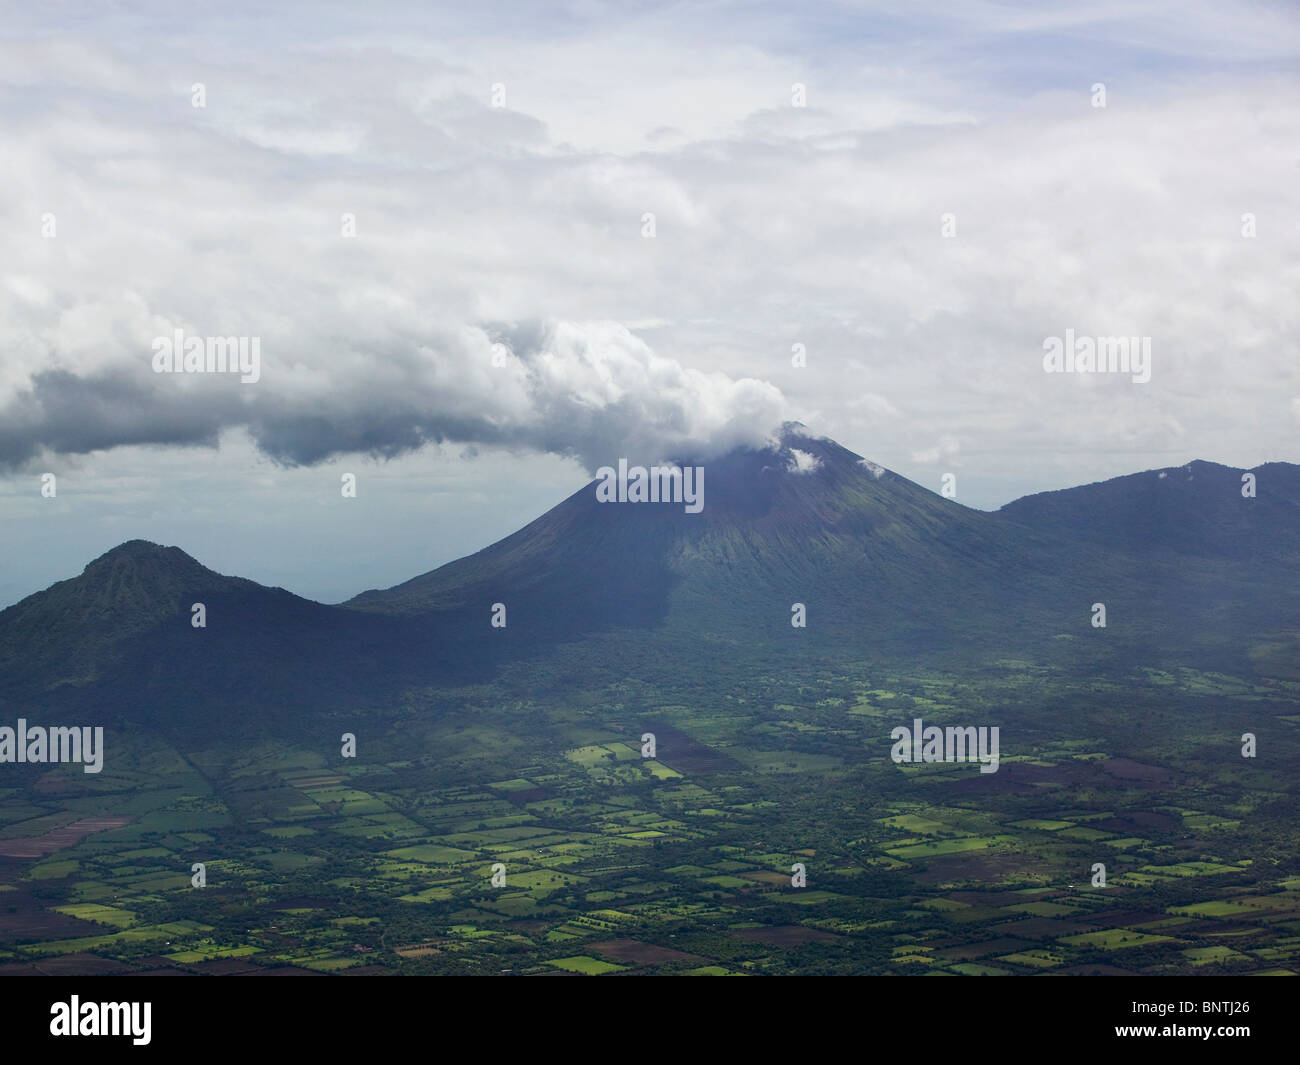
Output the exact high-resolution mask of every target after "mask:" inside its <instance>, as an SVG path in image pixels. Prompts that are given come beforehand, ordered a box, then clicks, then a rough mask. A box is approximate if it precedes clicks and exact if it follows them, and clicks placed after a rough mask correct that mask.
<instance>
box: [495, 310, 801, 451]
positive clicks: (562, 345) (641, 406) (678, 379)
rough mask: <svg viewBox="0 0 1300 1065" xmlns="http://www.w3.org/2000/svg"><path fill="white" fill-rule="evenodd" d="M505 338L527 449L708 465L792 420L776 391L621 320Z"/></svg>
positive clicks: (531, 329)
mask: <svg viewBox="0 0 1300 1065" xmlns="http://www.w3.org/2000/svg"><path fill="white" fill-rule="evenodd" d="M501 337H502V341H501V342H504V343H505V344H506V345H507V347H508V348H509V349H510V350H511V351H512V352H513V359H512V360H511V359H508V360H507V368H508V370H509V372H510V373H511V374H512V387H513V388H514V390H515V391H516V393H517V395H518V396H519V398H520V400H521V404H520V409H519V412H518V420H519V423H520V432H521V435H522V440H521V443H523V444H524V445H525V446H529V447H533V448H536V449H537V450H541V451H551V452H556V453H559V454H571V455H574V456H575V457H577V458H578V459H580V460H581V461H582V462H583V463H584V464H585V465H587V466H588V467H589V468H595V467H597V466H600V465H604V464H605V463H607V462H608V461H609V458H610V456H611V455H615V456H623V457H626V458H628V459H629V460H631V461H658V460H660V459H682V460H685V459H707V458H712V457H713V456H715V455H719V454H723V453H725V452H727V451H731V450H733V449H735V448H737V447H754V448H761V447H763V446H765V444H766V441H767V437H768V435H769V434H770V432H771V431H772V429H773V428H775V427H776V426H778V425H780V424H781V422H782V421H784V420H785V418H786V414H787V403H786V399H785V397H784V396H783V395H782V393H781V391H780V390H779V389H778V388H776V387H775V386H774V385H771V384H769V383H767V382H765V381H760V380H756V379H754V378H750V377H746V378H740V379H733V378H731V377H729V376H727V375H726V374H724V373H720V372H712V373H706V372H703V371H701V370H696V369H692V368H690V367H686V366H683V365H682V364H681V363H680V362H678V361H677V360H676V359H672V358H667V357H665V356H662V355H658V354H656V353H655V352H654V351H653V350H652V349H651V348H650V346H649V345H648V344H646V343H645V342H644V341H643V340H641V339H640V338H638V337H637V336H635V335H634V334H633V333H631V332H630V331H629V330H628V329H627V328H625V327H624V326H622V325H620V324H619V323H617V322H585V323H576V322H554V323H545V324H534V325H532V326H527V327H523V328H516V329H513V330H507V331H503V332H502V334H501Z"/></svg>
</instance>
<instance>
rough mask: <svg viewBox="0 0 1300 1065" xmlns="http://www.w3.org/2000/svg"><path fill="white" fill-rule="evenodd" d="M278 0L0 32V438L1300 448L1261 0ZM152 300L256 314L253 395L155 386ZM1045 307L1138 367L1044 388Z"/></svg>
mask: <svg viewBox="0 0 1300 1065" xmlns="http://www.w3.org/2000/svg"><path fill="white" fill-rule="evenodd" d="M143 10H144V11H145V12H146V13H148V12H149V11H156V12H157V13H158V14H159V15H161V14H162V13H163V12H164V10H165V9H164V8H161V7H157V8H150V7H149V5H147V4H146V5H144V6H143ZM290 10H295V11H298V12H299V14H300V15H302V17H301V18H285V19H280V20H269V21H268V20H264V19H263V18H262V17H261V16H260V15H259V13H258V12H257V10H256V9H255V8H254V7H252V6H247V7H245V6H240V5H235V7H234V8H233V9H232V10H231V11H230V12H228V13H227V16H223V19H222V20H219V21H218V20H211V21H203V20H200V21H199V22H198V23H196V24H194V25H189V24H187V25H186V26H185V27H184V28H174V27H176V25H177V24H175V23H172V22H170V21H167V20H163V19H161V18H159V19H158V20H156V21H155V22H153V23H149V22H147V21H146V22H145V23H143V24H141V23H139V22H137V21H133V20H129V19H125V18H124V17H118V16H116V15H114V14H113V13H112V12H111V10H110V9H105V12H104V13H101V14H98V15H96V16H95V18H94V19H93V20H92V22H90V23H87V24H86V25H84V26H71V25H69V26H58V25H57V24H56V25H53V26H51V25H45V24H39V25H38V23H39V22H40V18H41V17H42V16H38V15H36V14H31V13H29V14H22V15H21V16H20V17H19V18H18V20H17V22H16V24H15V26H16V34H17V38H16V39H14V40H10V41H7V42H5V43H3V44H0V122H2V123H3V128H4V132H5V135H6V177H7V183H6V196H5V198H4V200H3V202H0V227H3V230H4V232H5V233H6V234H7V252H6V257H5V260H4V262H3V264H0V462H4V463H5V464H7V465H8V466H10V467H11V468H12V467H13V466H15V465H19V464H23V463H27V462H30V461H31V460H32V459H34V458H35V457H36V456H38V455H41V454H43V453H44V452H45V451H54V452H62V453H65V454H79V453H84V452H86V451H93V450H102V449H108V448H113V447H118V446H124V445H132V444H152V445H158V446H177V445H185V446H192V445H199V446H203V445H211V444H214V443H216V442H217V441H220V440H222V439H223V438H224V436H225V434H227V432H228V430H231V429H239V430H242V431H244V432H246V433H247V434H248V436H249V438H250V439H252V440H253V441H254V442H255V443H256V444H257V446H258V447H260V448H261V449H262V450H263V452H264V453H265V454H267V455H270V456H272V457H274V458H275V459H276V460H277V461H279V462H282V463H285V464H288V465H292V464H312V463H318V462H322V461H326V460H328V459H329V458H330V457H331V456H335V455H339V454H346V453H349V452H358V453H362V454H369V455H375V456H380V457H384V456H396V455H400V454H403V453H406V452H408V451H410V450H411V449H418V448H421V447H423V446H425V445H426V444H427V443H429V442H434V441H443V440H447V441H463V442H465V443H471V444H476V445H480V446H483V447H500V448H506V449H510V448H524V449H537V450H546V451H555V452H557V453H559V454H565V455H573V456H576V457H578V458H579V459H580V461H582V462H583V463H584V464H586V465H587V466H588V467H589V468H590V467H592V466H595V465H599V464H603V463H604V462H607V461H608V456H609V455H610V454H611V453H617V454H624V453H642V454H644V457H645V458H647V459H648V460H653V459H655V458H659V457H668V456H669V455H670V454H671V453H672V452H674V451H682V452H685V451H688V450H694V451H696V452H703V451H708V450H710V449H724V448H727V447H730V446H734V445H736V444H742V443H752V442H757V441H759V440H760V439H761V437H762V435H763V434H764V433H765V432H766V431H767V430H769V429H770V428H771V427H772V425H774V424H776V423H778V422H779V421H781V420H784V419H785V418H787V417H791V416H795V417H799V418H800V420H803V421H805V422H806V423H807V424H808V425H809V426H810V427H812V428H813V429H814V430H815V431H817V432H819V433H826V434H829V435H831V436H833V437H836V438H838V439H840V440H841V442H843V443H844V444H845V445H846V446H849V447H851V448H852V449H853V450H855V451H858V452H859V453H864V454H870V455H872V456H873V457H874V458H876V459H878V460H880V461H881V462H883V463H884V464H885V465H887V466H889V467H890V468H893V469H905V468H906V466H907V464H908V463H909V462H912V463H922V464H924V463H927V462H937V461H950V460H952V459H955V458H956V454H957V453H956V452H955V451H954V450H953V449H952V448H951V447H948V446H947V445H936V441H943V440H945V439H950V440H953V441H956V440H960V441H961V444H962V447H961V452H960V457H961V460H962V462H963V463H964V464H965V466H966V467H967V468H968V469H969V468H971V467H973V466H975V467H985V468H987V467H990V466H993V467H995V468H996V470H997V471H998V476H1000V477H1003V478H1005V479H1006V480H1007V481H1008V483H1010V482H1015V483H1017V484H1024V483H1025V482H1026V480H1027V479H1036V480H1037V482H1038V483H1041V482H1042V481H1043V480H1047V481H1049V482H1056V483H1075V482H1078V481H1086V480H1095V479H1098V478H1099V477H1101V476H1104V475H1108V474H1110V473H1115V472H1127V471H1130V470H1132V469H1135V468H1142V467H1143V466H1144V465H1146V466H1150V465H1156V464H1163V463H1165V462H1167V461H1171V460H1172V459H1171V458H1170V457H1169V456H1168V452H1170V451H1174V450H1177V451H1178V452H1179V454H1180V455H1181V457H1182V458H1188V457H1192V455H1191V454H1182V451H1183V449H1186V448H1192V449H1193V450H1194V453H1196V454H1197V455H1198V456H1199V455H1201V454H1203V455H1205V456H1207V457H1214V458H1219V459H1221V460H1222V461H1226V462H1232V463H1235V464H1238V465H1243V466H1250V465H1256V464H1258V462H1259V461H1263V460H1265V459H1269V458H1280V457H1288V456H1291V457H1294V452H1293V440H1294V432H1293V428H1294V420H1293V417H1292V410H1291V407H1290V397H1291V396H1294V395H1296V394H1297V393H1298V392H1300V371H1297V369H1296V367H1297V366H1298V365H1300V348H1298V347H1297V345H1298V343H1300V341H1297V338H1298V337H1300V310H1298V309H1297V307H1296V304H1295V301H1294V299H1293V298H1292V296H1293V293H1294V291H1295V290H1296V288H1297V287H1300V253H1298V252H1297V247H1298V244H1297V241H1296V239H1295V237H1296V230H1295V225H1294V222H1292V221H1291V220H1292V219H1294V218H1296V217H1300V184H1297V182H1296V181H1295V180H1294V178H1295V175H1296V173H1297V169H1296V159H1295V153H1294V151H1293V150H1292V149H1290V148H1289V147H1287V146H1288V145H1294V144H1295V143H1300V104H1297V102H1296V101H1297V99H1300V96H1298V95H1297V93H1296V92H1295V89H1296V81H1295V77H1294V73H1293V72H1292V71H1291V70H1290V69H1289V66H1290V62H1291V61H1293V60H1294V59H1295V57H1296V55H1297V53H1298V52H1300V44H1298V43H1297V40H1298V35H1297V32H1296V23H1295V20H1294V19H1291V18H1289V17H1288V16H1287V14H1286V9H1285V8H1284V7H1282V6H1279V5H1273V4H1252V5H1243V6H1240V7H1236V6H1234V7H1233V8H1232V9H1231V11H1230V12H1228V11H1225V10H1224V9H1222V8H1220V7H1218V6H1216V5H1212V4H1194V5H1191V6H1190V7H1188V6H1186V5H1172V4H1166V3H1153V4H1146V5H1143V6H1142V7H1141V8H1138V9H1131V8H1129V7H1123V6H1121V7H1114V6H1101V7H1099V6H1097V5H1094V4H1082V3H1081V4H1064V5H1058V6H1056V7H1053V9H1052V10H1051V11H1050V12H1049V11H1046V10H1043V11H1037V10H1030V9H1028V8H1024V9H1020V8H1017V9H1014V10H1012V9H1009V8H1007V7H1006V6H1005V5H992V4H982V3H977V4H971V5H967V6H964V7H962V8H960V9H958V10H957V11H949V9H948V7H947V6H944V5H937V4H923V5H920V6H919V7H918V8H917V9H916V10H915V11H911V12H909V13H908V14H906V15H903V16H899V15H897V14H896V13H894V12H893V9H889V8H886V7H883V6H882V5H880V4H875V3H865V4H858V5H844V6H842V5H836V4H827V5H820V6H819V8H818V11H819V16H818V18H815V19H809V18H807V17H806V16H805V15H804V14H803V13H801V12H799V11H796V10H794V9H790V8H788V5H772V6H764V5H754V6H753V7H752V8H751V9H749V10H747V11H746V12H745V17H744V18H743V19H739V20H738V19H737V17H736V12H735V11H733V10H730V9H727V10H721V11H719V10H714V9H709V8H700V9H698V10H695V9H689V10H688V9H674V10H673V11H672V12H671V13H668V12H657V11H655V10H653V9H642V8H641V7H639V6H636V5H634V6H628V7H618V6H616V7H614V8H606V9H602V10H603V14H601V15H599V16H597V15H596V14H594V13H593V12H594V9H591V10H589V9H588V8H586V7H585V6H583V5H577V6H573V7H571V8H569V9H566V11H565V13H564V16H563V17H562V18H560V19H558V20H557V21H554V22H551V21H548V20H544V19H540V18H538V17H536V16H533V15H530V13H529V12H528V10H527V9H526V8H521V9H518V10H517V11H516V12H515V14H516V15H517V16H518V19H519V22H518V23H517V27H516V28H517V29H518V31H519V32H517V33H515V34H514V35H513V36H511V35H510V34H509V33H507V32H506V31H504V30H503V25H504V24H503V23H501V22H500V21H498V20H494V19H487V18H485V17H484V16H481V15H480V14H477V13H476V11H475V9H473V8H472V7H467V6H461V7H449V8H447V9H446V10H442V9H439V11H437V12H431V11H428V10H424V9H422V8H420V7H419V6H416V5H411V6H407V5H402V4H395V5H392V6H391V7H386V8H385V11H384V13H383V17H379V15H378V14H377V13H367V12H348V13H345V12H344V9H342V8H334V7H330V6H328V5H326V7H325V9H324V10H323V11H321V12H320V13H319V14H313V16H312V17H311V18H307V17H306V12H307V10H308V9H306V8H301V9H292V8H291V9H290ZM886 16H888V17H886ZM44 17H47V18H48V16H44ZM512 25H515V24H513V23H512ZM1229 25H1230V26H1231V27H1232V32H1231V33H1227V32H1226V30H1225V27H1226V26H1229ZM24 30H26V39H23V36H22V35H23V32H24ZM38 30H39V31H40V32H37V31H38ZM200 30H202V31H203V32H199V31H200ZM209 30H210V31H211V33H210V34H209V33H208V32H207V31H209ZM525 31H526V32H525ZM1229 38H1230V39H1231V48H1230V49H1225V48H1224V44H1225V41H1227V40H1228V39H1229ZM159 54H165V55H167V56H168V62H167V63H166V64H158V63H157V62H156V56H157V55H159ZM1044 57H1050V61H1048V59H1045V58H1044ZM271 60H274V61H271ZM1099 80H1100V81H1105V82H1107V84H1108V86H1109V99H1108V105H1107V107H1106V108H1104V109H1096V108H1093V107H1091V106H1090V102H1089V87H1090V85H1091V84H1092V83H1093V82H1094V81H1099ZM195 82H203V83H204V85H205V87H206V93H207V106H206V107H205V108H202V109H198V108H193V107H191V104H190V97H191V85H192V84H193V83H195ZM794 82H800V83H804V84H806V85H807V89H808V100H809V106H808V107H807V108H794V107H791V106H790V86H791V84H792V83H794ZM493 84H502V85H504V87H505V104H506V106H505V107H493V106H492V103H491V94H490V89H491V86H492V85H493ZM647 212H650V213H654V214H655V216H656V236H655V237H654V238H653V239H646V238H644V237H643V236H642V235H641V218H642V216H643V214H645V213H647ZM1246 212H1251V213H1254V214H1255V215H1256V217H1257V219H1258V233H1259V235H1258V237H1257V238H1255V239H1249V240H1247V239H1243V238H1242V236H1241V235H1240V218H1241V215H1242V214H1243V213H1246ZM47 213H48V214H51V215H53V216H54V218H55V219H56V220H57V236H55V237H53V238H48V237H44V236H42V233H41V228H42V217H43V216H44V215H45V214H47ZM944 213H951V214H953V215H955V217H956V227H957V228H956V236H955V237H953V238H944V237H943V236H942V235H941V228H940V226H941V223H940V218H941V215H942V214H944ZM344 214H349V215H351V216H353V217H355V219H356V236H355V237H344V236H343V235H342V232H341V218H342V216H343V215H344ZM177 328H180V329H184V330H185V331H186V332H187V333H189V334H191V335H199V336H207V335H221V336H227V335H236V336H258V337H260V338H261V342H262V352H263V362H264V366H263V376H262V380H261V381H260V382H258V384H256V385H239V384H238V383H237V382H234V381H229V380H214V379H203V378H195V379H187V378H184V377H171V376H164V375H153V374H152V373H151V372H150V370H149V366H148V359H149V355H150V344H151V341H152V339H153V338H154V337H155V336H158V335H165V334H168V333H170V332H171V331H172V330H173V329H177ZM1066 328H1074V329H1075V330H1076V331H1077V332H1078V333H1080V334H1087V335H1150V336H1151V337H1152V339H1153V343H1152V349H1153V357H1152V362H1153V365H1152V380H1151V382H1150V383H1149V384H1148V385H1143V386H1140V391H1134V387H1135V386H1133V385H1132V384H1131V383H1129V382H1127V381H1120V380H1112V379H1109V378H1100V379H1081V378H1070V379H1064V378H1063V377H1062V376H1059V375H1058V376H1056V377H1052V376H1048V375H1044V374H1043V373H1042V371H1041V353H1042V349H1041V344H1042V340H1043V338H1044V337H1045V336H1049V335H1060V334H1061V332H1062V330H1064V329H1066ZM796 342H797V343H802V344H804V345H805V347H806V350H807V365H806V366H804V367H794V366H792V365H791V364H790V355H789V353H790V349H791V345H792V344H794V343H796ZM493 343H502V344H504V345H506V347H507V349H508V350H509V352H510V355H509V358H508V360H507V362H506V364H505V365H504V366H495V365H493V362H492V357H491V355H492V344H493ZM655 452H662V453H664V454H662V455H656V454H655ZM1013 491H1014V490H1012V489H1008V495H1010V494H1013Z"/></svg>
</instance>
